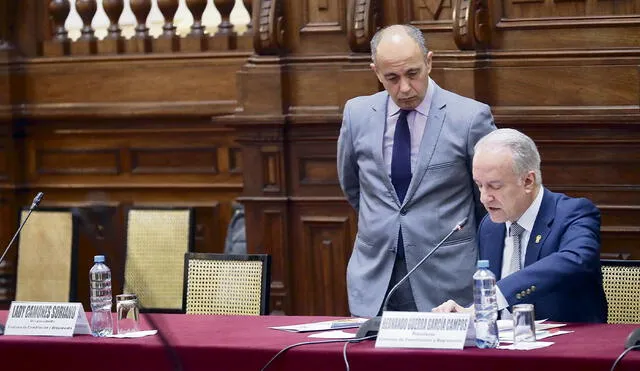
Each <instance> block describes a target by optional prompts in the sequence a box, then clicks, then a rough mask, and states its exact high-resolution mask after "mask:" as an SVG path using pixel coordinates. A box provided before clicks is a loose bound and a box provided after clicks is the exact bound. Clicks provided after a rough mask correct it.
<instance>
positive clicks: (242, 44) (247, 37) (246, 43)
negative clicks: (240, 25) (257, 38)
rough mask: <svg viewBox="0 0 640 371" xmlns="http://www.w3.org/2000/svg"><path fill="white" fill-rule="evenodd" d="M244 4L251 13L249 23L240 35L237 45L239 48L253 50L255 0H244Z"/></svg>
mask: <svg viewBox="0 0 640 371" xmlns="http://www.w3.org/2000/svg"><path fill="white" fill-rule="evenodd" d="M242 4H243V5H244V8H245V9H246V10H247V12H248V13H249V23H248V24H247V29H246V30H245V31H244V33H242V35H238V41H237V47H238V49H239V50H253V0H244V1H243V2H242Z"/></svg>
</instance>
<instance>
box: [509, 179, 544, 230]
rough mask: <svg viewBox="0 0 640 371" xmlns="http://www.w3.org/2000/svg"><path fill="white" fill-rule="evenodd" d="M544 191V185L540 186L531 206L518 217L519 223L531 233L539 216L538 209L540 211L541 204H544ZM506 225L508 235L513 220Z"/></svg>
mask: <svg viewBox="0 0 640 371" xmlns="http://www.w3.org/2000/svg"><path fill="white" fill-rule="evenodd" d="M543 193H544V187H542V186H540V187H539V188H538V194H537V195H536V198H535V199H534V200H533V202H532V203H531V205H529V208H528V209H527V210H526V211H525V212H524V213H523V214H522V216H521V217H520V218H519V219H518V224H519V225H520V226H521V227H522V228H524V229H526V230H527V232H529V233H531V231H532V230H533V224H534V223H535V222H536V218H537V217H538V211H540V205H542V194H543ZM504 224H505V227H506V228H507V235H508V234H509V228H510V227H511V224H513V222H510V221H507V222H506V223H504Z"/></svg>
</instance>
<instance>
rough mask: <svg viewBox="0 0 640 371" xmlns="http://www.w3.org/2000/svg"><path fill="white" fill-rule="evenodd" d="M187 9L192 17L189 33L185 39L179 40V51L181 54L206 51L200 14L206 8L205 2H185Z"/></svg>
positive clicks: (201, 0) (206, 44) (204, 0)
mask: <svg viewBox="0 0 640 371" xmlns="http://www.w3.org/2000/svg"><path fill="white" fill-rule="evenodd" d="M186 3H187V8H189V11H190V12H191V14H192V15H193V24H192V25H191V32H189V35H187V37H186V38H184V39H182V40H180V50H181V51H183V52H199V51H203V50H207V47H208V43H207V35H206V34H205V27H204V25H203V24H202V13H204V10H205V8H206V7H207V0H186Z"/></svg>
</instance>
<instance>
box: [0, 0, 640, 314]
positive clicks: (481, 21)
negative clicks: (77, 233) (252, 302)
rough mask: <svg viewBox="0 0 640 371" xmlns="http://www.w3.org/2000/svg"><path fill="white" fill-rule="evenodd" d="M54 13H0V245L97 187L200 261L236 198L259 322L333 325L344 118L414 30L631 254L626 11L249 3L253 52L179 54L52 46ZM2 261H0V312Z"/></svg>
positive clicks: (635, 160) (634, 132)
mask: <svg viewBox="0 0 640 371" xmlns="http://www.w3.org/2000/svg"><path fill="white" fill-rule="evenodd" d="M58 2H59V1H51V2H47V1H43V2H38V3H37V4H36V2H34V3H31V2H23V1H19V0H0V20H5V19H6V20H7V21H6V22H4V23H0V39H2V41H0V45H2V46H0V49H1V50H0V123H1V125H0V128H1V129H0V221H1V222H2V224H1V225H0V237H1V238H2V241H8V240H9V238H10V237H11V234H12V233H13V231H14V230H15V227H16V226H17V210H18V209H19V208H20V207H21V206H23V205H25V204H27V203H28V202H30V199H31V197H32V196H33V194H34V193H35V192H36V191H44V192H45V193H46V197H45V201H44V202H43V204H45V205H55V206H82V205H88V204H90V203H91V202H93V199H94V198H95V197H96V196H95V195H96V192H99V194H100V197H102V198H103V199H106V200H108V203H109V205H111V206H113V207H114V210H116V211H115V216H114V218H115V220H117V221H123V220H124V219H123V215H124V212H123V210H126V208H127V207H128V206H129V205H138V204H143V205H181V206H184V205H187V206H193V207H196V210H197V211H196V224H197V225H198V229H197V230H198V231H197V232H196V233H197V234H198V236H199V237H198V241H199V242H198V243H197V249H198V251H222V243H223V239H224V230H225V228H226V223H227V222H228V220H229V217H230V202H231V201H232V200H234V199H236V198H238V197H239V199H240V201H241V202H242V203H243V204H244V205H245V207H246V218H247V232H248V235H247V238H248V248H249V251H250V252H260V253H262V252H265V253H269V254H271V255H272V256H273V269H272V275H273V276H272V282H273V284H272V300H271V305H272V310H273V312H275V313H286V314H317V315H344V314H347V313H348V305H347V301H346V288H345V271H346V263H347V261H348V258H349V255H350V252H351V248H352V242H353V239H354V237H355V233H356V216H355V215H354V213H353V211H352V210H351V209H350V207H349V205H348V204H347V203H346V202H345V200H344V198H343V195H342V193H341V191H340V188H339V186H338V182H337V175H336V168H335V161H336V159H335V150H336V140H337V135H338V130H339V127H340V122H341V112H342V108H343V105H344V102H345V101H346V100H347V99H349V98H351V97H354V96H356V95H362V94H371V93H373V92H376V91H378V90H379V89H380V86H379V84H378V81H377V80H376V78H375V76H374V74H373V73H372V72H371V71H370V69H369V63H370V58H369V47H368V42H369V39H370V38H371V36H372V35H373V33H374V32H375V30H376V29H377V28H378V27H380V26H384V25H388V24H393V23H411V24H413V25H415V26H417V27H419V28H420V29H421V30H423V32H424V34H425V36H426V38H427V41H428V44H429V48H430V49H432V50H433V51H434V53H435V57H434V67H433V71H432V77H433V79H434V80H436V81H437V82H438V84H440V85H441V86H443V87H445V88H447V89H450V90H453V91H455V92H458V93H460V94H462V95H465V96H469V97H472V98H475V99H477V100H480V101H482V102H485V103H487V104H489V105H490V106H491V107H492V110H493V112H494V116H495V119H496V123H497V125H498V126H499V127H514V128H516V129H519V130H522V131H524V132H525V133H527V134H528V135H530V136H531V137H533V138H534V140H535V141H536V142H537V143H538V145H539V148H540V151H541V154H542V165H543V180H544V184H545V185H546V186H547V187H549V188H550V189H552V190H555V191H562V192H565V193H568V194H570V195H572V196H585V197H589V198H590V199H592V200H593V201H594V202H595V203H596V204H597V205H598V206H599V207H600V209H601V211H602V240H603V253H605V254H609V255H607V256H615V257H624V258H633V259H640V172H639V171H638V170H637V169H638V168H639V165H640V111H639V104H640V78H639V77H640V76H639V73H640V69H639V66H640V63H639V62H640V36H638V35H640V32H638V31H640V0H620V1H616V2H608V1H597V0H546V1H542V0H540V1H538V0H530V1H529V0H528V1H521V0H503V1H493V0H479V1H469V0H458V1H441V2H437V1H421V0H399V1H397V0H303V1H284V0H253V1H244V3H251V6H252V15H253V24H254V27H253V32H254V33H253V34H252V35H251V36H250V38H252V39H253V46H252V47H251V45H249V44H247V43H246V40H247V35H236V36H230V35H226V36H224V37H225V39H224V40H226V41H224V40H221V39H215V40H211V39H210V38H214V37H216V36H214V35H210V36H206V40H207V41H206V43H204V44H203V43H200V44H197V45H200V48H199V49H198V48H195V49H193V48H191V47H189V48H188V49H185V50H181V48H182V45H191V44H192V42H183V40H184V39H185V38H186V37H181V36H175V37H178V39H179V42H178V47H175V48H174V47H171V48H169V49H167V48H165V47H164V46H158V45H164V44H162V43H163V42H158V41H150V44H149V45H150V47H149V48H148V49H144V48H143V49H142V50H139V49H127V48H126V47H125V48H124V49H121V50H119V51H118V50H116V51H112V52H111V53H107V52H105V51H104V49H103V52H100V50H101V49H100V48H96V49H95V50H93V49H91V48H90V47H89V48H88V49H82V48H80V47H78V45H79V44H78V45H76V46H75V47H74V42H69V45H70V47H69V48H68V52H65V50H66V49H64V46H63V45H60V44H56V43H55V42H56V41H55V37H54V36H55V32H54V31H52V29H51V27H50V25H49V23H48V22H47V16H48V13H47V12H48V10H47V5H48V4H50V3H58ZM27 3H28V4H27ZM163 3H171V1H163ZM176 3H177V0H176ZM195 3H200V2H198V1H189V0H188V1H187V4H188V5H190V6H195V5H194V4H195ZM14 14H15V17H12V16H11V15H14ZM58 23H59V21H58ZM240 36H243V37H244V39H243V40H245V42H238V41H237V40H240V39H241V38H240ZM171 37H172V38H173V37H174V36H171ZM234 37H235V38H236V39H234ZM172 40H173V39H172ZM199 40H202V38H200V39H199ZM234 40H236V41H234ZM158 43H159V44H158ZM190 43H191V44H190ZM138 44H139V43H138ZM47 45H48V46H47ZM98 45H99V44H98ZM170 45H173V44H170ZM203 45H215V47H211V48H209V47H204V46H203ZM165 46H166V45H165ZM56 48H57V49H56ZM52 50H53V51H57V52H55V53H53V52H52ZM92 50H93V51H92ZM85 52H86V53H85ZM74 53H75V54H74ZM81 53H84V54H81ZM113 225H114V226H115V227H114V229H115V231H114V232H113V234H114V235H118V234H120V235H121V234H122V228H123V226H122V225H121V224H118V223H114V224H113ZM91 238H95V236H93V237H91V236H89V237H87V238H86V239H84V240H83V241H84V242H82V241H81V244H84V245H83V246H82V247H81V250H82V251H85V256H84V257H81V260H82V261H84V260H87V259H89V257H90V255H91V252H92V250H91V249H92V244H93V242H92V239H91ZM14 263H15V252H14V253H13V254H12V255H10V259H9V260H8V261H7V263H6V264H4V265H3V266H0V290H5V291H4V294H3V292H2V291H0V298H2V297H4V299H5V300H10V299H11V290H12V287H13V281H12V279H13V277H14V273H15V267H14V265H13V264H14ZM85 265H86V264H85ZM86 268H87V267H83V268H82V269H84V270H86ZM81 277H82V274H81ZM3 295H4V296H3Z"/></svg>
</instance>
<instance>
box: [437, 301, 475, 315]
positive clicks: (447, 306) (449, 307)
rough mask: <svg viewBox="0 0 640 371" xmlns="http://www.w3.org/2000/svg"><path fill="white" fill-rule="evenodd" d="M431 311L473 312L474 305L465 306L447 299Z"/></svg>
mask: <svg viewBox="0 0 640 371" xmlns="http://www.w3.org/2000/svg"><path fill="white" fill-rule="evenodd" d="M431 311H432V312H438V313H472V312H473V305H471V306H469V307H468V308H465V307H463V306H462V305H460V304H458V303H456V302H455V301H453V300H447V301H445V302H444V303H442V304H440V305H438V306H437V307H435V308H433V309H432V310H431Z"/></svg>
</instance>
